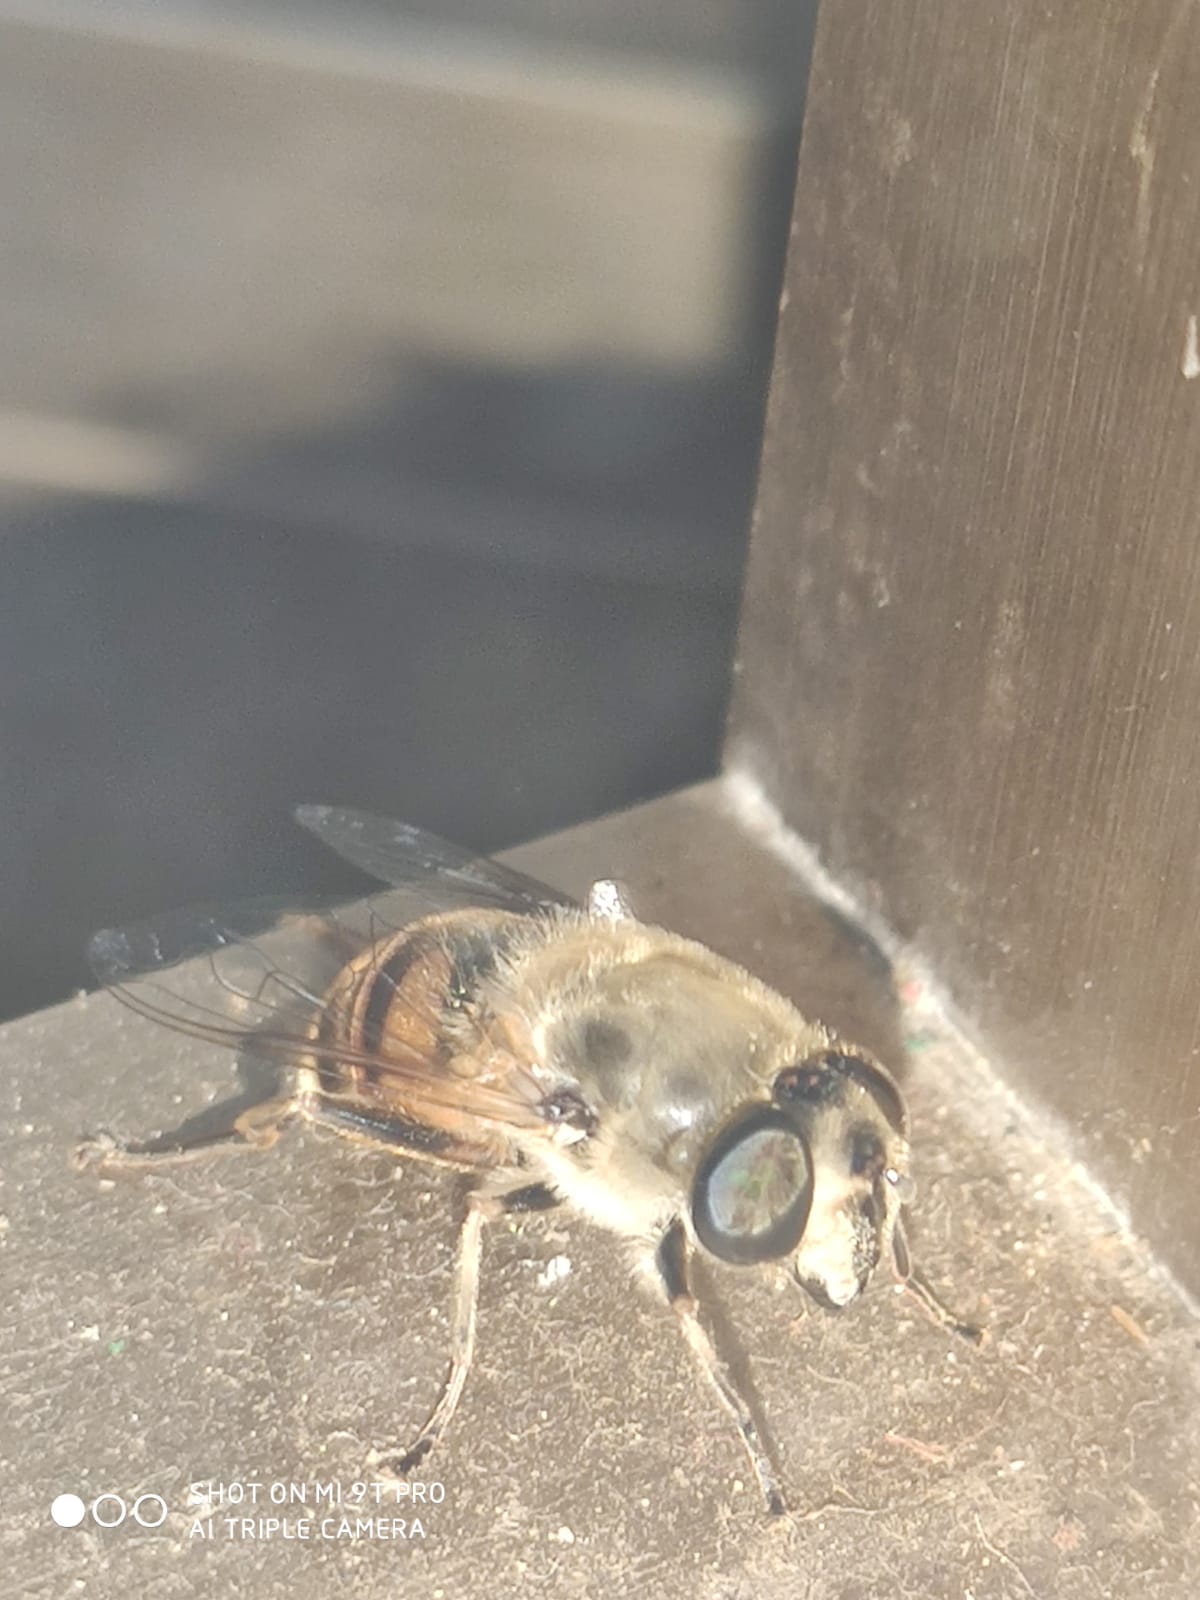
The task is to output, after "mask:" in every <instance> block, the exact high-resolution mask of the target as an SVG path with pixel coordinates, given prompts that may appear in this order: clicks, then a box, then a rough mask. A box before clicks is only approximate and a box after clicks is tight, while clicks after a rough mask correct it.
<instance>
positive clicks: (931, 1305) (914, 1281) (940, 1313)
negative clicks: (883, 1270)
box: [892, 1217, 987, 1345]
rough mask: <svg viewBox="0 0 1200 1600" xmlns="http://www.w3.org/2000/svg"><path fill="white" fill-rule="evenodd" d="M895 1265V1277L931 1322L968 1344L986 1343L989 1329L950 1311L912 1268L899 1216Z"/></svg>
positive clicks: (893, 1240)
mask: <svg viewBox="0 0 1200 1600" xmlns="http://www.w3.org/2000/svg"><path fill="white" fill-rule="evenodd" d="M892 1263H893V1266H894V1267H895V1272H896V1277H897V1278H898V1279H899V1281H900V1282H901V1283H902V1284H903V1285H904V1287H905V1288H906V1289H907V1290H908V1292H909V1294H911V1295H912V1297H913V1299H914V1300H915V1301H916V1302H917V1304H918V1305H919V1306H920V1307H921V1309H922V1311H924V1313H925V1315H926V1316H927V1317H928V1318H929V1320H930V1321H931V1322H936V1323H937V1325H938V1327H939V1328H945V1329H946V1331H947V1332H948V1333H956V1334H957V1335H958V1336H959V1338H960V1339H966V1341H967V1342H968V1344H973V1345H981V1344H983V1342H984V1341H985V1339H986V1338H987V1329H986V1328H980V1327H978V1326H977V1325H976V1324H975V1323H974V1322H965V1321H964V1320H963V1319H962V1318H961V1317H960V1316H958V1314H957V1313H956V1312H954V1311H951V1309H950V1307H949V1306H948V1305H946V1304H945V1303H944V1301H942V1300H940V1299H939V1298H938V1295H937V1293H936V1292H935V1290H934V1288H933V1285H932V1284H931V1283H930V1282H929V1280H928V1279H927V1278H926V1277H925V1276H924V1274H923V1273H921V1272H919V1271H918V1270H917V1268H916V1267H915V1266H914V1265H913V1260H912V1256H911V1255H910V1254H909V1249H908V1238H907V1235H906V1234H905V1232H904V1229H903V1227H902V1226H901V1223H900V1219H899V1217H897V1219H896V1226H895V1230H894V1232H893V1234H892Z"/></svg>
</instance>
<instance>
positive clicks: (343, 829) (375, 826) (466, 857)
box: [295, 806, 576, 911]
mask: <svg viewBox="0 0 1200 1600" xmlns="http://www.w3.org/2000/svg"><path fill="white" fill-rule="evenodd" d="M295 816H296V821H297V822H299V823H300V825H301V826H302V827H304V828H307V829H308V831H309V832H310V833H313V834H315V835H316V837H317V838H318V839H320V840H321V841H322V843H324V844H327V845H328V846H329V848H330V849H331V850H336V851H337V853H338V855H340V856H342V857H343V858H344V859H345V860H347V861H349V862H350V864H351V865H352V866H355V867H357V868H358V869H359V871H360V872H365V873H367V874H369V876H371V877H372V878H378V879H379V881H380V882H381V883H390V884H394V885H395V886H397V887H402V888H407V889H410V890H412V891H413V892H416V893H419V894H422V895H424V896H425V897H426V898H429V899H432V900H436V901H437V902H438V903H440V904H443V905H445V904H448V903H452V902H453V903H457V904H459V905H487V906H497V907H501V908H504V909H508V910H513V911H536V910H539V909H542V908H544V907H546V906H563V905H574V904H576V902H575V901H573V900H572V899H571V898H570V897H569V896H568V895H564V894H560V893H559V891H558V890H557V889H551V888H550V887H549V886H548V885H547V884H544V883H539V882H538V880H537V879H536V878H530V877H527V876H526V875H525V873H523V872H516V871H515V870H514V869H513V868H512V867H505V866H502V865H501V864H500V862H498V861H491V860H489V859H487V858H486V857H482V856H475V855H472V854H471V852H470V851H468V850H463V849H461V848H460V847H459V846H458V845H454V844H450V843H449V842H448V841H447V840H445V839H439V838H438V837H437V835H436V834H433V833H426V832H425V830H424V829H423V828H414V827H413V826H412V825H411V824H410V823H406V822H393V821H392V820H391V819H390V818H388V817H377V816H373V815H372V814H371V813H370V812H367V811H350V810H347V809H346V808H345V807H342V806H297V807H296V812H295Z"/></svg>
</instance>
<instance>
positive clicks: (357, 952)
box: [88, 893, 547, 1129]
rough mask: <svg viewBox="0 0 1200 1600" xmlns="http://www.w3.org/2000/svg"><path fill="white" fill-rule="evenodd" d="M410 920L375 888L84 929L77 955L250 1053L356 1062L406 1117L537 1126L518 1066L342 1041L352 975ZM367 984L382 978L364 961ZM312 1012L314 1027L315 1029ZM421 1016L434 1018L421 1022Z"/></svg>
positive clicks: (534, 1105)
mask: <svg viewBox="0 0 1200 1600" xmlns="http://www.w3.org/2000/svg"><path fill="white" fill-rule="evenodd" d="M411 920H412V916H411V899H410V897H408V896H406V895H403V894H400V895H394V894H387V893H384V894H381V895H379V896H377V897H375V898H373V899H370V900H365V901H361V902H358V903H357V904H354V905H350V906H336V905H333V904H331V903H329V902H319V903H313V904H306V905H302V906H298V905H296V904H295V903H294V902H287V901H281V900H250V901H246V902H243V903H242V904H240V905H238V906H235V907H232V908H216V907H199V908H193V909H191V910H185V911H176V912H171V913H168V914H167V915H165V916H161V917H155V918H151V919H149V920H148V921H145V922H140V923H135V924H132V925H130V926H128V927H123V928H104V929H101V930H100V932H98V933H96V934H94V935H93V937H92V939H91V941H90V943H89V946H88V956H89V960H90V962H91V965H92V970H93V971H94V972H95V974H96V976H97V978H98V979H99V980H100V982H101V983H103V984H104V985H106V986H107V987H108V988H110V989H111V990H112V992H113V994H114V995H115V996H116V997H117V998H118V999H119V1000H121V1001H122V1002H123V1003H124V1004H125V1005H127V1006H129V1007H130V1008H131V1009H132V1010H134V1011H136V1012H137V1013H138V1014H139V1015H141V1016H143V1017H147V1018H148V1019H150V1020H151V1021H153V1022H157V1023H160V1024H162V1025H163V1026H165V1027H168V1028H172V1029H174V1030H175V1031H177V1032H179V1033H185V1034H188V1035H190V1036H191V1037H193V1038H197V1039H204V1040H208V1041H209V1042H211V1043H213V1044H218V1045H223V1046H225V1047H226V1048H228V1049H231V1050H234V1051H236V1052H238V1053H239V1054H240V1055H243V1056H248V1057H251V1058H254V1059H258V1060H264V1061H269V1062H273V1063H278V1064H280V1065H296V1064H298V1063H301V1062H314V1061H315V1062H317V1063H318V1064H322V1063H327V1064H330V1065H336V1064H342V1065H347V1066H360V1067H367V1068H369V1069H371V1071H372V1072H373V1073H374V1074H376V1075H377V1076H378V1077H379V1078H381V1079H385V1080H386V1081H387V1082H388V1083H389V1084H390V1085H391V1086H392V1088H393V1089H394V1090H395V1091H396V1093H397V1095H398V1096H400V1097H402V1098H403V1100H404V1101H405V1103H406V1104H407V1105H409V1106H410V1107H411V1108H412V1110H413V1112H414V1113H415V1114H419V1111H420V1108H421V1106H423V1105H424V1106H431V1107H432V1106H436V1107H438V1108H440V1109H442V1110H453V1111H459V1112H462V1113H463V1114H464V1115H467V1116H470V1117H471V1118H473V1119H475V1120H477V1121H484V1122H489V1123H492V1124H495V1125H497V1126H500V1127H503V1128H505V1129H512V1128H535V1127H542V1126H544V1125H545V1123H546V1121H547V1117H546V1113H545V1110H544V1109H543V1102H544V1095H545V1089H544V1086H543V1085H541V1084H539V1083H537V1082H536V1081H535V1080H534V1079H533V1077H532V1076H531V1075H530V1074H529V1073H528V1072H526V1071H525V1070H524V1069H523V1068H522V1067H521V1066H520V1065H519V1064H517V1063H515V1062H513V1063H511V1064H510V1066H509V1067H508V1068H506V1069H505V1070H503V1071H499V1072H498V1071H495V1070H493V1071H491V1072H490V1073H487V1074H484V1075H482V1076H481V1077H480V1078H478V1079H467V1080H464V1079H462V1078H460V1077H456V1076H455V1075H454V1074H452V1073H449V1072H448V1071H447V1070H446V1067H445V1065H444V1063H442V1062H440V1061H436V1060H431V1059H430V1058H429V1057H428V1056H426V1055H425V1054H423V1053H422V1052H421V1051H420V1050H419V1049H416V1048H411V1047H407V1046H405V1045H403V1044H401V1043H400V1042H399V1041H397V1040H395V1039H392V1038H390V1037H389V1038H388V1040H387V1041H386V1043H385V1044H381V1046H380V1049H379V1050H378V1051H374V1050H366V1049H357V1048H352V1047H350V1046H349V1045H347V1044H346V1043H345V1042H343V1040H342V1039H341V1038H340V1037H339V1035H341V1034H344V1033H346V1032H349V1029H347V1028H343V1027H340V1026H339V1024H342V1023H345V1022H346V1021H347V1019H348V1011H349V1007H350V1005H351V1003H352V1000H353V997H354V992H355V988H356V981H357V980H356V977H355V974H354V972H352V971H351V970H350V968H349V966H348V963H350V962H352V961H355V960H356V958H359V959H360V965H359V971H361V959H366V960H367V961H368V962H370V963H372V964H373V963H374V960H375V955H374V952H375V950H376V948H377V947H383V948H386V946H387V943H388V940H389V937H390V936H391V935H394V934H396V933H398V932H399V931H400V929H401V928H402V927H403V926H404V925H405V924H406V923H408V922H410V921H411ZM372 971H373V972H374V973H375V975H376V977H377V981H379V982H383V983H389V984H390V983H391V979H390V978H389V976H388V974H387V972H386V971H385V970H384V969H383V968H382V967H378V968H376V967H375V966H374V965H372ZM318 1017H323V1018H324V1019H325V1021H326V1024H327V1025H326V1026H325V1027H324V1028H322V1029H321V1030H320V1031H319V1033H318V1030H317V1029H316V1028H315V1027H314V1022H315V1021H316V1019H317V1018H318ZM428 1020H430V1021H431V1022H432V1021H433V1020H434V1019H432V1018H431V1019H428Z"/></svg>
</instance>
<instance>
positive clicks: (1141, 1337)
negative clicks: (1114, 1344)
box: [1108, 1304, 1150, 1344]
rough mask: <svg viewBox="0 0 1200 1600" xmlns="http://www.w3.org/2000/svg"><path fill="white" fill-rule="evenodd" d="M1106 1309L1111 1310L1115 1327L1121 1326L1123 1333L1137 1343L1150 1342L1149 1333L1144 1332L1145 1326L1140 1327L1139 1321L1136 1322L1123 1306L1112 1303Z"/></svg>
mask: <svg viewBox="0 0 1200 1600" xmlns="http://www.w3.org/2000/svg"><path fill="white" fill-rule="evenodd" d="M1108 1309H1109V1311H1111V1313H1112V1319H1113V1321H1114V1322H1115V1323H1116V1325H1117V1327H1118V1328H1121V1329H1122V1330H1123V1331H1124V1332H1125V1333H1127V1334H1128V1335H1129V1337H1130V1338H1131V1339H1136V1340H1137V1342H1138V1344H1149V1343H1150V1335H1149V1334H1148V1333H1147V1332H1146V1330H1145V1328H1143V1327H1142V1325H1141V1323H1140V1322H1136V1321H1135V1320H1134V1319H1133V1317H1131V1316H1130V1315H1129V1313H1128V1311H1126V1309H1125V1307H1124V1306H1119V1305H1115V1304H1114V1305H1111V1306H1109V1308H1108Z"/></svg>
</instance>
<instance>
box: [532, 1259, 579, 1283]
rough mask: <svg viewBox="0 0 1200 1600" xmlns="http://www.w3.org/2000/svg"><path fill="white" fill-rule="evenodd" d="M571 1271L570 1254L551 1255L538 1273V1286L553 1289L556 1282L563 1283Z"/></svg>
mask: <svg viewBox="0 0 1200 1600" xmlns="http://www.w3.org/2000/svg"><path fill="white" fill-rule="evenodd" d="M570 1271H571V1258H570V1256H551V1257H550V1259H549V1261H547V1263H546V1265H545V1266H544V1267H543V1268H542V1270H541V1271H540V1272H539V1273H538V1275H537V1283H538V1288H539V1289H552V1288H553V1287H554V1285H555V1284H556V1283H561V1282H562V1281H563V1279H564V1278H565V1277H567V1276H568V1274H569V1273H570Z"/></svg>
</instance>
